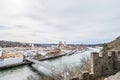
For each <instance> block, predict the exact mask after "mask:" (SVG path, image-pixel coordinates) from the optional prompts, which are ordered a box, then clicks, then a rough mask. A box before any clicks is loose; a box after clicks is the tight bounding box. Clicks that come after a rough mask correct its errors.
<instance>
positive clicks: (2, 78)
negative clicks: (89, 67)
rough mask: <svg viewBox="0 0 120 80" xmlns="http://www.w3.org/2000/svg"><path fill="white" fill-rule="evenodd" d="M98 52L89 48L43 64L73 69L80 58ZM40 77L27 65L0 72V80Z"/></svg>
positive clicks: (26, 79)
mask: <svg viewBox="0 0 120 80" xmlns="http://www.w3.org/2000/svg"><path fill="white" fill-rule="evenodd" d="M99 50H100V49H99V48H89V50H87V51H84V52H82V53H77V54H73V55H70V56H63V57H60V58H57V59H53V60H46V61H43V62H44V63H47V64H50V65H53V66H55V67H57V68H58V69H61V70H63V68H64V67H65V66H70V67H72V68H74V67H75V66H78V65H80V63H81V62H80V61H81V59H82V57H84V56H85V57H86V56H90V53H91V52H95V51H96V52H99ZM44 72H45V71H44ZM41 76H42V75H41V74H39V73H37V72H36V71H34V70H33V69H32V68H31V67H30V66H28V65H24V66H19V67H15V68H10V69H6V70H1V71H0V80H42V79H41Z"/></svg>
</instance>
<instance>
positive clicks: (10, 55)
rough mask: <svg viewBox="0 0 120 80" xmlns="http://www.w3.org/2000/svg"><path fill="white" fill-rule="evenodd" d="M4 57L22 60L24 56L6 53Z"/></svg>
mask: <svg viewBox="0 0 120 80" xmlns="http://www.w3.org/2000/svg"><path fill="white" fill-rule="evenodd" d="M3 57H4V58H17V57H19V58H22V57H23V55H22V54H16V53H4V54H3Z"/></svg>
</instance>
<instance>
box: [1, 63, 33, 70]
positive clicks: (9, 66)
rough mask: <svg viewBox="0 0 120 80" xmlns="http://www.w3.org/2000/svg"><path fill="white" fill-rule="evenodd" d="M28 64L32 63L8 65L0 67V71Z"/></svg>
mask: <svg viewBox="0 0 120 80" xmlns="http://www.w3.org/2000/svg"><path fill="white" fill-rule="evenodd" d="M27 64H31V62H20V63H15V64H8V65H4V66H0V70H4V69H8V68H12V67H18V66H22V65H27Z"/></svg>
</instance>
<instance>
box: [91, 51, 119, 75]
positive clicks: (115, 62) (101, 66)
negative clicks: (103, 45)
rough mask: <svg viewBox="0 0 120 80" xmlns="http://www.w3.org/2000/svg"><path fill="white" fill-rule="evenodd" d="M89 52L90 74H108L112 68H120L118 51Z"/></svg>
mask: <svg viewBox="0 0 120 80" xmlns="http://www.w3.org/2000/svg"><path fill="white" fill-rule="evenodd" d="M99 54H100V53H96V52H93V53H91V74H94V76H102V75H104V76H105V75H110V74H113V72H114V70H120V52H117V51H110V52H108V53H102V56H100V55H99Z"/></svg>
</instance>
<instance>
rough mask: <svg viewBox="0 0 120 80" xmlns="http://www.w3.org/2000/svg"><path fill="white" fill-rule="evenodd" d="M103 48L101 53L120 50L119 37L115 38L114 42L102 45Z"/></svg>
mask: <svg viewBox="0 0 120 80" xmlns="http://www.w3.org/2000/svg"><path fill="white" fill-rule="evenodd" d="M103 47H104V48H103V51H108V50H120V36H119V37H117V38H116V39H115V40H113V41H111V42H109V43H106V44H104V45H103Z"/></svg>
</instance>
